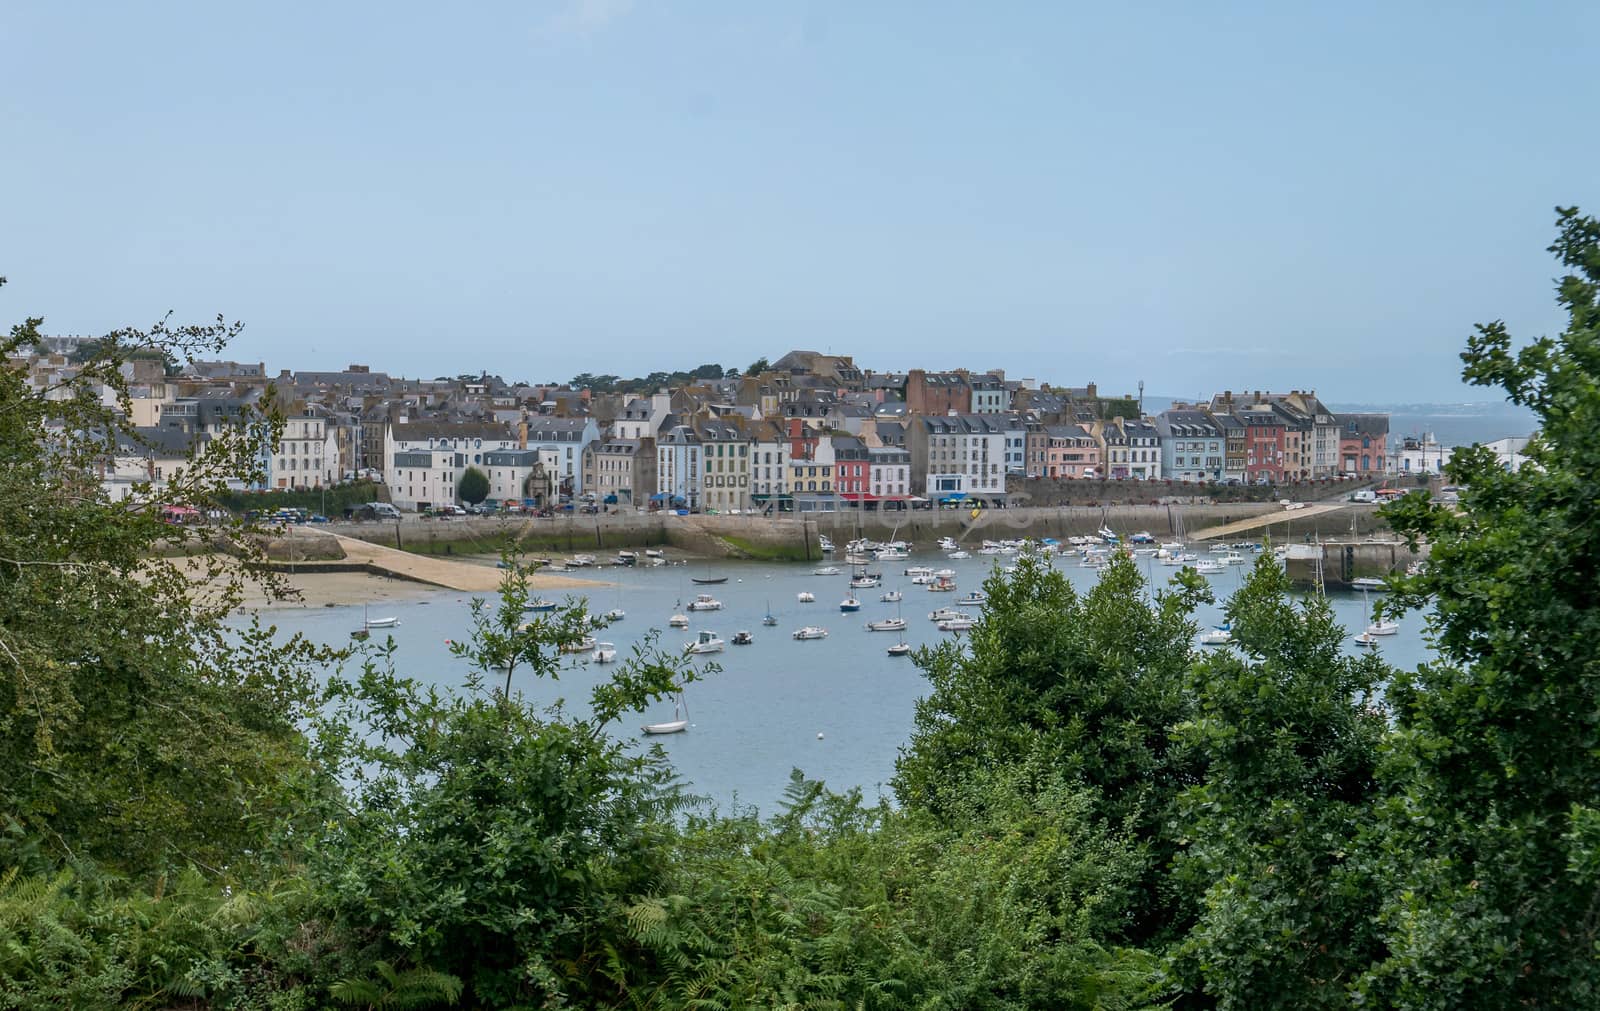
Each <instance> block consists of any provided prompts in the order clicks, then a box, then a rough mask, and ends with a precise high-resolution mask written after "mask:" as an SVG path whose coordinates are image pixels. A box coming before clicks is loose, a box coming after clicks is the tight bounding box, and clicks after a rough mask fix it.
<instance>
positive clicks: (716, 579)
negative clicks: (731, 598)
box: [689, 576, 728, 586]
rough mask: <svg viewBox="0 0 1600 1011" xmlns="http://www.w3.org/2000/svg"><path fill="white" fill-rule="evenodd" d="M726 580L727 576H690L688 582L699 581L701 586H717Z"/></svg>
mask: <svg viewBox="0 0 1600 1011" xmlns="http://www.w3.org/2000/svg"><path fill="white" fill-rule="evenodd" d="M727 581H728V577H727V576H690V577H689V582H691V583H699V584H700V585H701V586H717V585H718V584H721V583H726V582H727Z"/></svg>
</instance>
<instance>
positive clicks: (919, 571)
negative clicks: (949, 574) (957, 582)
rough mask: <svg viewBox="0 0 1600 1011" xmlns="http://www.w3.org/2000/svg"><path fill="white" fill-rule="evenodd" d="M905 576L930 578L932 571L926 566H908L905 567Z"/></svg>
mask: <svg viewBox="0 0 1600 1011" xmlns="http://www.w3.org/2000/svg"><path fill="white" fill-rule="evenodd" d="M906 575H908V576H932V575H933V570H932V569H930V568H929V567H928V566H926V565H908V566H906Z"/></svg>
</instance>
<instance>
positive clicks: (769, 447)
mask: <svg viewBox="0 0 1600 1011" xmlns="http://www.w3.org/2000/svg"><path fill="white" fill-rule="evenodd" d="M788 466H789V440H788V439H784V438H778V439H775V440H773V441H764V440H760V439H757V440H755V441H752V442H751V443H750V494H751V495H757V496H765V497H766V498H770V499H777V498H780V497H782V496H784V495H787V494H788V493H789V478H788Z"/></svg>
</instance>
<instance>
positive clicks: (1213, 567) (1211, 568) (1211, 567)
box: [1194, 558, 1227, 576]
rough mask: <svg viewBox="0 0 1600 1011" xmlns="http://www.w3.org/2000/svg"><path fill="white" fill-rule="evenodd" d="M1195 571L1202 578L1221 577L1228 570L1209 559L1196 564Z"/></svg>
mask: <svg viewBox="0 0 1600 1011" xmlns="http://www.w3.org/2000/svg"><path fill="white" fill-rule="evenodd" d="M1194 571H1196V572H1198V573H1200V574H1201V575H1202V576H1217V575H1221V574H1222V573H1223V572H1225V571H1227V570H1226V569H1225V568H1224V567H1223V565H1222V563H1221V562H1217V561H1213V560H1211V559H1209V558H1202V559H1200V560H1199V561H1198V562H1195V563H1194Z"/></svg>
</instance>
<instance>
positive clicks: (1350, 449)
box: [1334, 414, 1389, 477]
mask: <svg viewBox="0 0 1600 1011" xmlns="http://www.w3.org/2000/svg"><path fill="white" fill-rule="evenodd" d="M1334 420H1335V421H1336V423H1337V424H1338V427H1339V473H1341V474H1346V475H1349V476H1351V477H1376V476H1378V475H1380V474H1382V473H1383V472H1384V470H1385V469H1386V468H1387V466H1388V459H1389V452H1388V439H1389V416H1388V415H1387V414H1336V415H1334Z"/></svg>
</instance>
